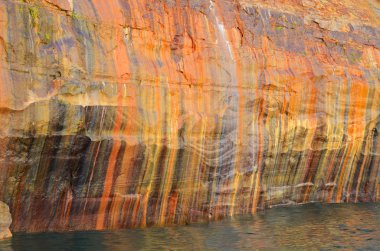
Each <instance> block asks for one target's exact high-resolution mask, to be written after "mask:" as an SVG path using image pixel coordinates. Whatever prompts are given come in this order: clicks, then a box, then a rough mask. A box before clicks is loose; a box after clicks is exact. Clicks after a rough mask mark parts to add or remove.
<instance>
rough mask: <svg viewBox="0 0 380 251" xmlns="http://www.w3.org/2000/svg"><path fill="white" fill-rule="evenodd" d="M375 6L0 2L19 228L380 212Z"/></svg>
mask: <svg viewBox="0 0 380 251" xmlns="http://www.w3.org/2000/svg"><path fill="white" fill-rule="evenodd" d="M312 6H313V7H312ZM378 7H379V6H378V3H377V2H376V1H364V0H363V1H362V0H361V1H359V2H358V1H356V0H355V1H354V0H345V1H337V0H332V1H314V0H302V1H301V0H282V1H261V0H259V1H251V0H239V1H227V0H219V1H218V0H215V1H207V0H196V1H171V0H165V1H144V0H110V1H91V0H83V1H75V0H62V1H56V0H38V1H37V0H25V1H18V0H9V1H0V123H1V125H2V126H1V127H0V184H1V185H0V200H2V201H5V202H6V203H7V204H8V205H9V206H10V210H11V213H12V216H13V224H12V230H14V231H56V230H60V231H64V230H75V229H115V228H124V227H136V226H147V225H163V224H182V223H187V222H194V221H200V220H208V219H219V218H222V217H224V216H227V215H234V214H249V213H254V212H256V211H257V210H258V209H263V208H265V207H271V206H275V205H280V204H295V203H306V202H309V201H321V202H361V201H379V200H380V183H379V180H380V179H379V175H380V137H379V136H378V133H379V130H380V116H379V114H380V112H379V111H380V85H379V80H380V77H379V76H380V75H379V74H380V71H379V62H380V53H379V48H380V24H379V22H380V21H379V20H380V19H379V16H378V15H379V12H378Z"/></svg>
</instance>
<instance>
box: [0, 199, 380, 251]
mask: <svg viewBox="0 0 380 251" xmlns="http://www.w3.org/2000/svg"><path fill="white" fill-rule="evenodd" d="M257 249H259V250H331V249H341V250H380V204H374V203H371V204H333V205H321V204H312V205H303V206H295V207H287V208H274V209H270V210H266V211H264V212H259V213H258V214H256V215H254V216H244V217H235V218H230V219H225V220H222V221H219V222H212V223H202V224H193V225H189V226H177V227H161V228H160V227H153V228H146V229H132V230H123V231H105V232H71V233H43V234H15V236H14V238H13V239H11V240H7V241H3V242H0V250H28V251H29V250H30V251H33V250H38V251H40V250H43V251H45V250H257Z"/></svg>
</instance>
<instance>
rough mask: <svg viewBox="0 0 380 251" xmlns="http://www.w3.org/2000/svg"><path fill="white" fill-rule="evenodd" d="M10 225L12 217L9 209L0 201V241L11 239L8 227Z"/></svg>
mask: <svg viewBox="0 0 380 251" xmlns="http://www.w3.org/2000/svg"><path fill="white" fill-rule="evenodd" d="M11 223H12V216H11V213H10V212H9V207H8V206H7V204H5V203H4V202H1V201H0V240H4V239H8V238H11V237H12V233H11V231H10V230H9V227H10V225H11Z"/></svg>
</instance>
